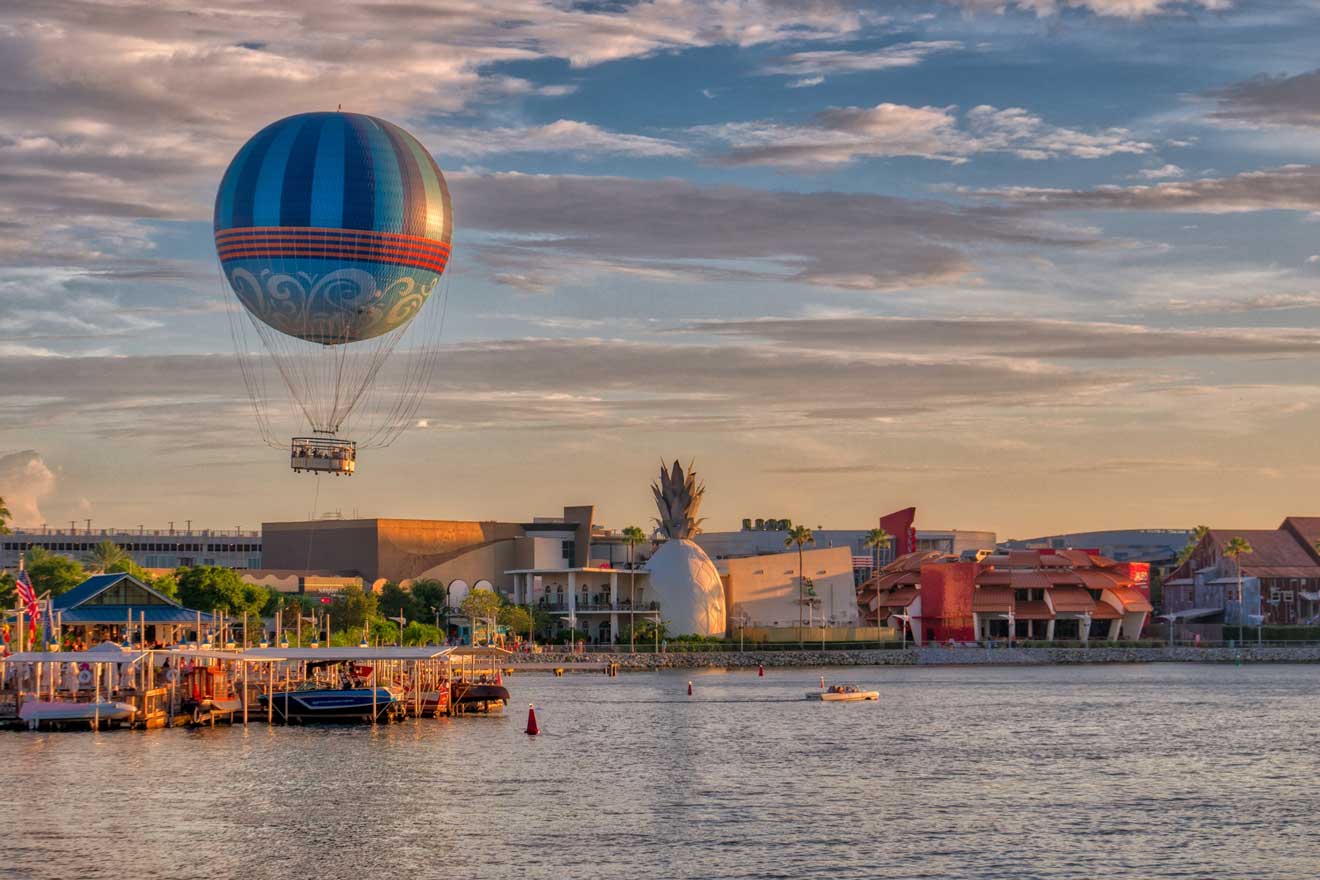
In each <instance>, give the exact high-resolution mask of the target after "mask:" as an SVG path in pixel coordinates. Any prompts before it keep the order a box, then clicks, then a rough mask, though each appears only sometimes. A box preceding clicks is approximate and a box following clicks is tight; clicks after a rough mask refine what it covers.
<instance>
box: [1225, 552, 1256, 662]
mask: <svg viewBox="0 0 1320 880" xmlns="http://www.w3.org/2000/svg"><path fill="white" fill-rule="evenodd" d="M1254 552H1256V551H1254V550H1252V549H1251V542H1250V541H1248V540H1247V539H1246V538H1243V537H1242V536H1241V535H1238V536H1236V537H1233V538H1229V539H1228V543H1226V544H1224V555H1225V556H1227V557H1228V558H1229V559H1232V560H1233V564H1234V566H1235V567H1236V568H1237V587H1238V588H1237V597H1238V641H1239V642H1241V641H1242V638H1243V633H1244V625H1245V624H1244V621H1246V619H1247V600H1246V597H1245V596H1243V595H1242V557H1243V556H1246V555H1248V554H1251V553H1254ZM1257 589H1259V587H1257Z"/></svg>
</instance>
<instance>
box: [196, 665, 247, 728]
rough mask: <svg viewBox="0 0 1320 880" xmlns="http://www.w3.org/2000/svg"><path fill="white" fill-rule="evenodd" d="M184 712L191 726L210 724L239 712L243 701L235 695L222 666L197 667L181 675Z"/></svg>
mask: <svg viewBox="0 0 1320 880" xmlns="http://www.w3.org/2000/svg"><path fill="white" fill-rule="evenodd" d="M183 692H184V693H185V694H187V696H186V697H184V699H183V711H184V712H185V713H186V714H188V715H189V716H190V717H191V722H190V723H192V724H193V725H201V724H206V723H207V722H208V721H209V722H211V723H212V724H214V723H215V721H216V719H226V718H232V717H233V715H234V713H235V712H239V711H242V709H243V700H242V699H241V698H240V697H239V696H238V694H237V693H235V692H234V686H233V684H232V683H231V682H230V681H229V675H228V674H227V673H226V672H225V670H224V668H223V667H221V666H218V665H217V666H196V667H194V668H193V669H191V670H189V671H188V673H187V674H186V675H185V676H184V681H183Z"/></svg>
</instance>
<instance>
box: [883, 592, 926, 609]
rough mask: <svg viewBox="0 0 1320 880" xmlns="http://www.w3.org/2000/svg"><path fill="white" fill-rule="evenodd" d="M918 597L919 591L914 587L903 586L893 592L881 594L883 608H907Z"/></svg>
mask: <svg viewBox="0 0 1320 880" xmlns="http://www.w3.org/2000/svg"><path fill="white" fill-rule="evenodd" d="M916 598H917V591H916V589H915V588H913V587H903V588H901V589H897V590H894V591H893V592H892V593H887V594H885V593H882V594H881V595H880V607H881V608H906V607H908V606H909V605H911V604H912V602H913V601H914V600H915V599H916Z"/></svg>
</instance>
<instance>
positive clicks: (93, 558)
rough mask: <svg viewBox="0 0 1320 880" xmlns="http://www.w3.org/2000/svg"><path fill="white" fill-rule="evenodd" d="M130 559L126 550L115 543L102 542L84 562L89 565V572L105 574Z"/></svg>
mask: <svg viewBox="0 0 1320 880" xmlns="http://www.w3.org/2000/svg"><path fill="white" fill-rule="evenodd" d="M126 559H128V554H127V553H125V552H124V548H123V547H120V546H119V545H118V544H116V543H115V542H114V541H102V542H101V543H99V544H97V545H96V546H95V547H93V548H92V552H91V553H88V554H87V558H86V559H84V560H83V561H84V562H85V563H86V565H87V570H88V571H93V572H97V573H99V574H104V573H105V572H107V571H109V570H110V569H111V568H112V567H113V566H114V565H115V564H116V563H119V562H123V561H124V560H126Z"/></svg>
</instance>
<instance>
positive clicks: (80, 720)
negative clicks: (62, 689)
mask: <svg viewBox="0 0 1320 880" xmlns="http://www.w3.org/2000/svg"><path fill="white" fill-rule="evenodd" d="M136 714H137V708H136V707H134V706H133V705H132V704H131V703H120V702H115V701H111V700H101V701H99V702H90V703H74V702H69V701H64V700H57V701H53V702H51V701H44V700H25V701H24V702H23V705H22V706H20V707H19V709H18V717H19V720H20V721H23V722H24V723H26V724H27V726H28V727H29V728H30V729H32V730H36V729H37V728H38V727H42V726H47V727H59V726H63V725H69V724H78V725H81V724H86V725H89V726H93V727H94V726H96V725H97V723H98V722H99V723H101V724H116V725H117V724H120V723H122V722H125V721H132V720H133V716H134V715H136Z"/></svg>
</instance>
